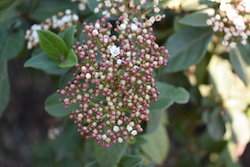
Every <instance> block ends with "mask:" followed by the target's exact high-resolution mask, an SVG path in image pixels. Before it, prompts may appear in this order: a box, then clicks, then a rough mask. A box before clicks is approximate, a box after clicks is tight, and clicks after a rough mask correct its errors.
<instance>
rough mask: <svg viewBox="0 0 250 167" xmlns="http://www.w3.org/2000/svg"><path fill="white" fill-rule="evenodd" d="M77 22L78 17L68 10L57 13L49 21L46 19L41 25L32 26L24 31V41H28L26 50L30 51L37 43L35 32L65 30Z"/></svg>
mask: <svg viewBox="0 0 250 167" xmlns="http://www.w3.org/2000/svg"><path fill="white" fill-rule="evenodd" d="M78 20H79V17H78V15H76V14H73V13H72V12H71V10H70V9H67V10H66V11H65V13H63V12H59V13H58V15H57V16H56V15H55V16H53V17H52V18H51V19H46V20H45V22H42V23H41V24H34V25H32V26H31V28H30V29H29V30H27V31H26V35H25V39H27V40H28V43H27V48H28V49H32V48H33V47H35V46H37V44H38V43H39V39H38V35H37V32H36V30H41V29H43V30H57V29H59V30H60V31H64V30H66V29H67V28H68V27H70V26H72V25H74V24H77V23H78Z"/></svg>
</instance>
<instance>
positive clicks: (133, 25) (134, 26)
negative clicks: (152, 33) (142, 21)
mask: <svg viewBox="0 0 250 167" xmlns="http://www.w3.org/2000/svg"><path fill="white" fill-rule="evenodd" d="M137 29H138V26H137V25H136V24H134V23H132V24H131V30H132V31H136V30H137Z"/></svg>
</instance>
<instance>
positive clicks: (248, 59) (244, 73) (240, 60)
mask: <svg viewBox="0 0 250 167" xmlns="http://www.w3.org/2000/svg"><path fill="white" fill-rule="evenodd" d="M249 55H250V45H249V44H246V45H241V44H238V45H237V46H236V47H235V48H233V49H231V50H230V54H229V56H230V61H231V63H232V65H233V68H234V70H235V72H236V73H237V74H238V76H239V77H240V79H241V80H242V81H243V82H244V83H245V85H248V84H249V82H250V56H249Z"/></svg>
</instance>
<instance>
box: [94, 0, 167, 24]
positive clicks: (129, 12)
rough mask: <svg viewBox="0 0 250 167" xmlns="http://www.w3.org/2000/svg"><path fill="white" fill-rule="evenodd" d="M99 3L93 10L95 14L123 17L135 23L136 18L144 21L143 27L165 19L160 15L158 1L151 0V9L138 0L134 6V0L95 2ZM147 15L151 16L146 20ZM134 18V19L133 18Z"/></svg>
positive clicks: (143, 0) (144, 0)
mask: <svg viewBox="0 0 250 167" xmlns="http://www.w3.org/2000/svg"><path fill="white" fill-rule="evenodd" d="M97 1H99V2H100V3H99V5H98V7H96V8H95V13H98V12H102V14H103V15H104V16H106V17H110V16H113V15H115V16H123V17H124V18H126V19H130V20H133V22H135V23H137V22H138V18H139V19H141V20H143V21H144V25H145V26H148V27H150V26H152V25H153V24H154V22H155V21H160V20H161V19H162V18H164V17H165V15H164V14H162V15H160V14H159V12H160V8H159V0H153V2H152V6H151V8H149V9H148V4H147V2H146V1H147V0H140V1H139V3H138V4H136V2H135V0H97ZM147 14H151V15H153V16H151V17H150V18H147ZM135 16H136V17H135Z"/></svg>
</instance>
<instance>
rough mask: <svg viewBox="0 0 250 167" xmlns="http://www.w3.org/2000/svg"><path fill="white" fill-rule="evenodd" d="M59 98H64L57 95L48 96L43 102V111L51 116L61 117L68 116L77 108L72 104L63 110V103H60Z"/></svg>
mask: <svg viewBox="0 0 250 167" xmlns="http://www.w3.org/2000/svg"><path fill="white" fill-rule="evenodd" d="M60 98H65V96H63V95H60V94H58V93H54V94H52V95H51V96H49V97H48V98H47V99H46V101H45V110H46V111H47V112H48V113H49V114H50V115H53V116H57V117H61V116H65V115H69V114H70V112H71V111H73V110H75V109H77V108H79V107H78V104H77V103H76V104H72V105H70V106H69V107H68V108H67V109H65V108H64V103H63V102H60V101H59V99H60Z"/></svg>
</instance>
